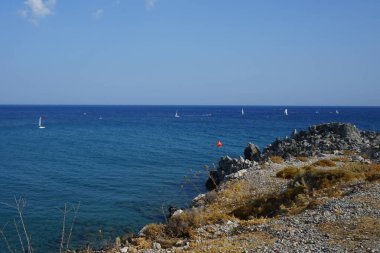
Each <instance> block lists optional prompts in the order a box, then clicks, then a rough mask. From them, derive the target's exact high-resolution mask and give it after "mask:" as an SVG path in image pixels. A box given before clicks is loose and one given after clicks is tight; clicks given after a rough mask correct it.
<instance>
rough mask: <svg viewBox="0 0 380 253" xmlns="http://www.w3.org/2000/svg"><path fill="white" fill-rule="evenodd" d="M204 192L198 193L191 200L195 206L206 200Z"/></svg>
mask: <svg viewBox="0 0 380 253" xmlns="http://www.w3.org/2000/svg"><path fill="white" fill-rule="evenodd" d="M205 199H206V194H202V193H201V194H199V195H198V196H196V197H195V198H193V200H192V205H193V206H195V207H197V206H203V205H204V204H205V202H206V200H205Z"/></svg>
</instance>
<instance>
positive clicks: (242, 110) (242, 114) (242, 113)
mask: <svg viewBox="0 0 380 253" xmlns="http://www.w3.org/2000/svg"><path fill="white" fill-rule="evenodd" d="M241 116H244V109H243V108H241Z"/></svg>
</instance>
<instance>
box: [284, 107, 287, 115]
mask: <svg viewBox="0 0 380 253" xmlns="http://www.w3.org/2000/svg"><path fill="white" fill-rule="evenodd" d="M284 114H285V116H288V109H286V108H285V111H284Z"/></svg>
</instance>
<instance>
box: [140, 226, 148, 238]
mask: <svg viewBox="0 0 380 253" xmlns="http://www.w3.org/2000/svg"><path fill="white" fill-rule="evenodd" d="M147 227H148V225H145V226H144V227H143V228H142V229H141V230H140V231H139V233H138V235H139V236H145V234H144V231H145V230H146V229H147Z"/></svg>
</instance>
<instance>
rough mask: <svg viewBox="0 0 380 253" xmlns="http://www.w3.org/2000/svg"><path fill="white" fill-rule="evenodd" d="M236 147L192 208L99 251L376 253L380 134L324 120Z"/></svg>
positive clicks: (379, 223) (379, 231)
mask: <svg viewBox="0 0 380 253" xmlns="http://www.w3.org/2000/svg"><path fill="white" fill-rule="evenodd" d="M243 153H244V157H240V158H230V157H228V156H226V157H222V158H221V160H220V162H219V166H218V168H217V170H215V171H210V172H209V178H208V180H207V183H206V185H207V188H208V189H209V192H208V193H205V194H200V195H199V196H197V197H196V198H195V199H194V200H193V202H192V207H191V208H190V209H185V210H181V209H179V210H172V212H171V217H169V218H168V221H167V223H165V224H149V225H147V226H145V227H144V228H143V229H142V230H141V231H140V233H139V235H137V236H133V237H121V238H117V239H116V242H115V245H111V246H110V247H108V248H107V249H103V250H101V251H97V252H123V253H126V252H380V184H379V182H380V165H379V163H380V133H375V132H367V131H361V130H359V129H358V128H357V127H355V126H353V125H351V124H344V123H329V124H323V125H317V126H311V127H309V129H308V130H307V131H300V132H298V133H297V132H296V131H294V132H293V133H292V134H291V136H290V137H289V138H288V137H286V138H285V139H282V140H280V139H276V140H275V141H274V142H273V143H272V144H271V145H269V146H268V147H266V148H265V149H264V150H263V151H262V152H261V150H260V149H259V148H258V147H257V146H256V145H255V144H253V143H249V144H248V146H247V147H246V148H245V149H244V152H243ZM79 252H96V251H92V250H90V249H86V250H82V251H79Z"/></svg>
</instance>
